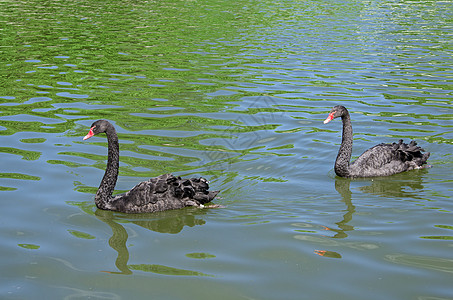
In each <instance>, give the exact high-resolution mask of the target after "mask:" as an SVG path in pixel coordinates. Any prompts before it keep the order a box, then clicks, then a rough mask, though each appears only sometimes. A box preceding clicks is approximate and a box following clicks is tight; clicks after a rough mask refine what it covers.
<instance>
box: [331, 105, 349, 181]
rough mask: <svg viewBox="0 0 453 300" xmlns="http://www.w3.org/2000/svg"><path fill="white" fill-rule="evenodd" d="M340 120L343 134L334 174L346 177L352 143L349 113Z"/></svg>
mask: <svg viewBox="0 0 453 300" xmlns="http://www.w3.org/2000/svg"><path fill="white" fill-rule="evenodd" d="M341 120H342V122H343V133H342V137H341V146H340V150H339V151H338V155H337V159H336V161H335V173H336V174H337V175H338V176H342V177H348V176H349V162H350V160H351V155H352V141H353V134H352V124H351V118H350V116H349V113H346V114H345V115H343V116H342V117H341Z"/></svg>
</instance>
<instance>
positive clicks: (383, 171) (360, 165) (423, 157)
mask: <svg viewBox="0 0 453 300" xmlns="http://www.w3.org/2000/svg"><path fill="white" fill-rule="evenodd" d="M338 117H341V121H342V122H343V135H342V140H341V146H340V150H339V151H338V155H337V159H336V160H335V168H334V169H335V173H336V174H337V175H338V176H341V177H352V178H354V177H376V176H389V175H393V174H397V173H401V172H404V171H409V170H413V169H422V168H426V167H428V165H426V166H424V164H426V161H427V159H428V157H429V155H430V153H429V152H428V153H423V152H424V151H425V150H423V149H422V148H420V147H418V146H417V143H416V142H415V141H411V142H410V143H409V145H408V144H405V143H403V140H399V142H398V143H392V144H384V143H382V144H379V145H376V146H374V147H372V148H370V149H368V150H367V151H365V152H364V153H363V154H362V155H360V156H359V158H357V159H356V160H355V161H354V162H353V163H349V161H350V160H351V154H352V140H353V138H352V125H351V118H350V116H349V112H348V110H347V109H346V108H345V107H344V106H341V105H337V106H335V107H333V108H332V110H331V111H330V114H329V116H328V117H327V119H326V120H325V121H324V124H327V123H329V122H330V121H332V120H333V119H335V118H338Z"/></svg>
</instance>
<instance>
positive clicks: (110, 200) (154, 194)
mask: <svg viewBox="0 0 453 300" xmlns="http://www.w3.org/2000/svg"><path fill="white" fill-rule="evenodd" d="M102 132H105V134H106V135H107V141H108V159H107V168H106V170H105V174H104V177H103V178H102V181H101V184H100V186H99V189H98V191H97V192H96V196H95V197H94V200H95V203H96V206H97V207H98V208H100V209H104V210H113V211H120V212H124V213H146V212H157V211H164V210H169V209H179V208H183V207H187V206H195V207H203V206H204V204H206V203H208V202H210V201H211V200H213V199H214V197H215V196H216V195H217V194H218V193H219V191H209V185H208V181H207V180H206V179H204V178H201V177H200V178H190V179H183V178H181V177H177V176H173V175H171V174H165V175H160V176H158V177H155V178H151V179H149V180H147V181H143V182H140V183H139V184H137V185H136V186H135V187H133V188H132V189H131V190H130V191H128V192H126V193H124V194H119V195H115V196H112V194H113V191H114V189H115V185H116V181H117V179H118V169H119V143H118V136H117V134H116V130H115V128H114V127H113V125H112V124H110V123H109V122H108V121H107V120H98V121H96V122H94V123H93V124H92V125H91V129H90V132H89V133H88V134H87V135H86V136H85V137H84V138H83V139H84V140H86V139H88V138H90V137H92V136H94V135H96V134H98V133H102Z"/></svg>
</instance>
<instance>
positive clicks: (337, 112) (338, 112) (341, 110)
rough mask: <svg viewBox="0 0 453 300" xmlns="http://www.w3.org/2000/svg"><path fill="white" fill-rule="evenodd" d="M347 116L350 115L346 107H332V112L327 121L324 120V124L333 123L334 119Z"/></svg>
mask: <svg viewBox="0 0 453 300" xmlns="http://www.w3.org/2000/svg"><path fill="white" fill-rule="evenodd" d="M347 114H348V110H347V109H346V107H344V106H342V105H337V106H334V107H332V110H331V111H330V113H329V116H328V117H327V119H325V120H324V124H327V123H329V122H330V121H332V120H333V119H335V118H338V117H343V116H345V115H347Z"/></svg>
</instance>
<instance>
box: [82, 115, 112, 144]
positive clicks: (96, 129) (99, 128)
mask: <svg viewBox="0 0 453 300" xmlns="http://www.w3.org/2000/svg"><path fill="white" fill-rule="evenodd" d="M110 127H112V124H110V122H109V121H107V120H97V121H96V122H94V123H93V124H91V128H90V131H89V132H88V134H87V135H86V136H85V137H84V138H83V140H86V139H89V138H90V137H92V136H94V135H96V134H98V133H102V132H106V131H107V130H108V129H109V128H110Z"/></svg>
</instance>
